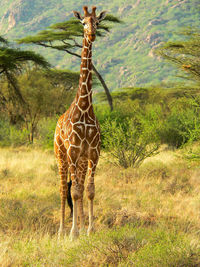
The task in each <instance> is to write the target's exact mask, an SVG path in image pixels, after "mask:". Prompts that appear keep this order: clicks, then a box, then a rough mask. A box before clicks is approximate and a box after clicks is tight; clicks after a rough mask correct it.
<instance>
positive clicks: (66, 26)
mask: <svg viewBox="0 0 200 267" xmlns="http://www.w3.org/2000/svg"><path fill="white" fill-rule="evenodd" d="M113 23H122V21H121V20H120V19H118V18H117V17H115V16H113V15H107V16H106V17H105V19H104V20H103V22H101V23H100V24H99V26H98V29H97V32H96V35H97V36H99V37H103V36H105V34H106V33H108V32H109V31H110V29H111V28H112V24H113ZM83 35H84V32H83V26H82V25H81V23H80V22H79V21H78V20H77V19H75V18H71V19H70V20H68V21H65V22H61V23H56V24H53V25H51V26H49V27H48V28H47V30H45V31H41V32H39V33H38V34H36V35H35V36H27V37H25V38H22V39H20V40H18V43H19V44H22V43H24V44H30V43H32V44H36V45H39V46H43V47H49V48H52V49H56V50H59V51H65V52H66V53H68V54H70V55H72V56H76V57H78V58H81V55H80V52H79V50H80V49H81V48H82V43H80V37H81V39H82V38H83ZM92 68H93V71H94V73H95V74H96V76H97V78H98V79H99V81H100V82H101V84H102V86H103V88H104V90H105V93H106V96H107V100H108V103H109V105H110V108H111V110H112V109H113V105H112V97H111V95H110V92H109V90H108V87H107V85H106V83H105V81H104V79H103V78H102V76H101V74H100V73H99V72H98V71H97V69H96V68H95V66H94V65H93V66H92Z"/></svg>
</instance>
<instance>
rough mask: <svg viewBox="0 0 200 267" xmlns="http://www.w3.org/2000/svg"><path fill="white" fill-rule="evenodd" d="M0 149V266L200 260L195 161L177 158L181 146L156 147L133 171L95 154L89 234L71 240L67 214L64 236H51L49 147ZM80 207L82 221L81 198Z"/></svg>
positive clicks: (55, 212) (53, 207) (53, 183)
mask: <svg viewBox="0 0 200 267" xmlns="http://www.w3.org/2000/svg"><path fill="white" fill-rule="evenodd" d="M198 146H199V144H196V146H195V147H196V148H198ZM0 152H1V153H0V179H1V193H0V238H1V247H0V265H1V266H10V265H11V266H12V265H13V266H16V265H19V266H25V265H33V264H34V265H37V266H43V265H48V266H62V265H68V266H80V265H81V266H82V265H84V266H100V265H109V266H132V265H133V264H135V265H136V266H147V265H148V266H188V267H189V266H191V267H192V266H198V265H199V264H200V254H199V253H200V250H199V242H200V236H199V227H200V225H199V212H198V211H199V193H200V192H199V188H200V187H199V179H198V173H199V168H198V166H199V161H191V160H188V159H185V158H183V154H184V153H186V152H187V151H185V150H177V151H176V152H172V151H171V150H166V148H165V149H164V147H163V150H162V151H161V152H160V154H158V155H156V156H155V157H153V158H150V159H147V160H146V161H145V162H144V163H143V164H142V165H141V166H140V167H139V168H138V169H133V168H128V169H126V170H124V169H123V168H119V167H116V166H113V165H111V164H110V163H109V162H108V158H109V157H108V155H107V154H105V153H103V155H102V157H101V159H100V162H99V165H98V168H97V174H96V177H95V184H96V197H95V202H94V205H95V206H94V209H95V218H96V219H95V228H96V234H94V235H93V236H91V237H89V238H87V237H86V236H84V235H82V236H81V237H80V239H79V240H77V241H76V242H70V241H69V239H68V234H69V231H70V227H71V219H66V236H65V237H64V239H62V240H60V241H59V242H58V239H57V231H58V228H59V216H60V211H59V209H60V198H59V177H58V172H57V168H56V163H55V158H54V155H53V153H52V152H50V151H44V150H40V149H30V148H23V147H22V148H15V149H1V151H0ZM105 184H106V186H104V185H105ZM84 207H85V212H86V223H87V222H88V210H87V198H84ZM183 211H184V212H183ZM69 213H70V211H67V214H69ZM66 217H68V215H67V216H66Z"/></svg>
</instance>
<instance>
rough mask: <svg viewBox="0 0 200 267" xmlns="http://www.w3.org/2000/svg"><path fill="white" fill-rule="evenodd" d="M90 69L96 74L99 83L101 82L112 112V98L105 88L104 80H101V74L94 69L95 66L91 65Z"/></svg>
mask: <svg viewBox="0 0 200 267" xmlns="http://www.w3.org/2000/svg"><path fill="white" fill-rule="evenodd" d="M92 69H93V71H94V73H95V74H96V76H97V78H98V79H99V81H100V82H101V84H102V86H103V88H104V90H105V93H106V97H107V100H108V104H109V106H110V110H111V111H112V110H113V103H112V96H111V94H110V92H109V90H108V87H107V85H106V83H105V81H104V79H103V78H102V76H101V74H100V73H99V72H98V71H97V69H96V68H95V66H94V65H93V64H92Z"/></svg>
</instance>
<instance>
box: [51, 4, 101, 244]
mask: <svg viewBox="0 0 200 267" xmlns="http://www.w3.org/2000/svg"><path fill="white" fill-rule="evenodd" d="M83 11H84V16H81V14H80V13H79V12H77V11H73V13H74V16H75V17H76V18H77V19H78V20H79V21H80V22H81V23H82V25H83V27H84V38H83V47H82V53H81V66H80V79H79V87H78V90H77V93H76V96H75V99H74V101H73V102H72V104H71V106H70V107H69V109H68V110H67V111H66V112H65V113H64V114H63V115H62V116H61V117H60V118H59V120H58V122H57V126H56V130H55V137H54V151H55V155H56V158H57V162H58V169H59V175H60V178H61V184H60V195H61V219H60V228H59V236H60V235H61V234H63V233H64V219H65V202H66V199H67V197H68V192H69V190H70V182H69V178H70V179H71V197H72V202H73V205H71V208H72V206H73V212H72V214H73V222H72V228H71V231H70V239H71V240H74V239H75V238H77V237H78V236H79V229H78V222H77V221H78V215H79V219H80V230H81V231H83V230H84V210H83V192H84V182H85V176H86V173H87V171H88V181H87V187H86V193H87V198H88V208H89V226H88V230H87V234H88V235H90V233H92V232H93V231H94V224H93V200H94V196H95V185H94V174H95V169H96V166H97V163H98V159H99V155H100V143H101V140H100V127H99V123H98V121H97V118H96V116H95V114H94V110H93V105H92V43H93V42H94V40H95V37H96V35H95V34H96V29H97V27H98V24H99V23H100V22H101V21H102V20H103V19H104V18H105V15H106V12H105V11H103V12H101V13H100V15H99V16H96V7H94V6H93V7H92V12H91V13H89V11H88V7H87V6H84V7H83ZM68 200H69V199H68ZM68 203H69V201H68Z"/></svg>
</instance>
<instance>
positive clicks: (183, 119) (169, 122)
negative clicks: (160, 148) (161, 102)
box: [160, 105, 200, 148]
mask: <svg viewBox="0 0 200 267" xmlns="http://www.w3.org/2000/svg"><path fill="white" fill-rule="evenodd" d="M160 136H161V140H162V142H163V143H166V144H168V145H170V146H174V147H176V148H178V147H180V146H182V145H184V144H186V143H188V142H190V141H191V142H193V141H196V140H198V139H199V137H200V118H199V111H198V109H196V108H195V107H184V106H182V107H180V106H179V105H176V106H174V107H173V108H172V109H171V112H170V113H169V115H168V116H167V118H166V120H165V122H164V124H163V127H162V129H161V132H160Z"/></svg>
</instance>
